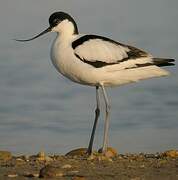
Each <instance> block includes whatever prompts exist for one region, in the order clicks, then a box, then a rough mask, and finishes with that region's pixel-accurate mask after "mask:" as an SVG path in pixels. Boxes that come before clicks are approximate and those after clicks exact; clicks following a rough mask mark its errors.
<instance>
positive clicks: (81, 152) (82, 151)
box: [65, 148, 87, 156]
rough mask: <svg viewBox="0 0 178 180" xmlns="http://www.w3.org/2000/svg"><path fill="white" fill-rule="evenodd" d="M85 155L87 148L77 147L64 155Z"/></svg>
mask: <svg viewBox="0 0 178 180" xmlns="http://www.w3.org/2000/svg"><path fill="white" fill-rule="evenodd" d="M85 155H87V148H78V149H74V150H72V151H70V152H68V153H67V154H66V155H65V156H85Z"/></svg>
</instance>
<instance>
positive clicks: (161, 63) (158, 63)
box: [153, 58, 175, 67]
mask: <svg viewBox="0 0 178 180" xmlns="http://www.w3.org/2000/svg"><path fill="white" fill-rule="evenodd" d="M153 62H154V64H155V65H156V66H159V67H162V66H174V65H175V64H174V63H173V62H175V59H165V58H153Z"/></svg>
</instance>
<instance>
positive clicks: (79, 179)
mask: <svg viewBox="0 0 178 180" xmlns="http://www.w3.org/2000/svg"><path fill="white" fill-rule="evenodd" d="M72 180H86V178H85V177H84V176H75V177H73V178H72Z"/></svg>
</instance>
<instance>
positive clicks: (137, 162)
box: [0, 149, 178, 180]
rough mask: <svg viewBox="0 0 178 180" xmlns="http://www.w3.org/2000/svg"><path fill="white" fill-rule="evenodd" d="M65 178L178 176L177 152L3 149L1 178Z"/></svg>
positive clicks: (91, 179)
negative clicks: (14, 152)
mask: <svg viewBox="0 0 178 180" xmlns="http://www.w3.org/2000/svg"><path fill="white" fill-rule="evenodd" d="M41 178H44V179H52V180H55V179H63V180H100V179H101V180H103V179H104V180H110V179H112V180H113V179H114V180H118V179H129V180H141V179H144V180H145V179H149V180H150V179H154V180H155V179H156V180H159V179H160V180H164V179H173V180H174V179H178V151H176V150H171V151H166V152H164V153H157V154H144V153H141V154H117V153H116V152H115V151H114V150H112V149H111V150H110V152H108V154H107V156H103V155H102V154H100V153H96V152H95V153H94V154H93V155H92V156H87V155H85V153H84V149H80V150H78V151H72V152H71V153H69V154H68V155H67V156H66V155H49V156H47V155H45V154H44V152H40V153H38V154H37V155H32V156H28V155H22V156H18V157H17V156H13V155H12V154H11V153H10V152H6V151H0V180H6V179H8V180H9V179H13V180H25V179H34V180H35V179H41Z"/></svg>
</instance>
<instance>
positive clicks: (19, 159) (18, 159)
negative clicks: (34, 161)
mask: <svg viewBox="0 0 178 180" xmlns="http://www.w3.org/2000/svg"><path fill="white" fill-rule="evenodd" d="M16 161H24V160H23V159H21V158H17V159H16Z"/></svg>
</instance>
